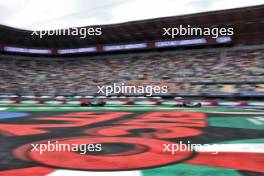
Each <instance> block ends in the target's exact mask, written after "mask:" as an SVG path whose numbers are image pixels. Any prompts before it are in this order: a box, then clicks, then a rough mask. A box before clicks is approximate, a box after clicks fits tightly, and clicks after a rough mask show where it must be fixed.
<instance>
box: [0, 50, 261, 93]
mask: <svg viewBox="0 0 264 176" xmlns="http://www.w3.org/2000/svg"><path fill="white" fill-rule="evenodd" d="M263 55H264V50H242V51H209V50H208V51H202V52H197V53H195V54H194V53H187V52H186V53H179V54H172V53H164V54H156V55H144V56H128V57H124V58H100V59H96V60H94V59H89V58H88V57H87V58H84V59H78V58H74V59H70V60H65V59H64V60H51V59H50V60H36V59H35V60H34V58H31V59H29V60H20V59H15V58H14V59H5V58H4V57H2V58H1V59H0V77H1V79H0V92H25V93H28V92H30V93H43V92H47V93H58V92H67V93H83V92H96V90H97V89H96V86H97V85H102V84H104V85H108V84H112V83H118V82H124V83H126V82H129V81H136V80H143V82H144V81H150V80H154V81H163V82H166V83H170V84H171V85H173V86H170V89H169V90H170V92H172V93H175V92H176V93H178V92H199V93H203V92H227V93H238V92H243V91H246V92H264V69H263V68H264V57H263Z"/></svg>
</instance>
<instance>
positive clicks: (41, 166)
mask: <svg viewBox="0 0 264 176" xmlns="http://www.w3.org/2000/svg"><path fill="white" fill-rule="evenodd" d="M55 141H57V142H59V143H64V144H73V143H74V144H79V145H80V144H91V143H93V144H99V143H100V144H102V149H103V150H102V151H100V152H88V153H86V154H85V155H81V154H80V153H78V151H77V152H76V151H64V152H62V151H60V152H56V151H50V152H45V153H43V154H40V153H39V152H37V151H32V145H31V144H47V143H48V142H50V143H52V144H55ZM179 143H183V144H186V145H187V144H189V143H191V144H210V145H211V146H213V144H229V145H223V146H224V147H223V146H222V145H217V147H215V146H216V145H215V146H214V147H210V146H207V147H204V148H203V149H204V151H181V152H179V151H177V152H175V153H174V154H173V155H172V153H170V152H168V151H164V144H166V145H170V144H179ZM216 149H217V151H218V153H217V154H212V152H213V151H214V150H216ZM0 158H1V160H0V176H7V175H8V176H12V175H14V176H16V175H19V176H44V175H50V176H60V175H63V176H68V175H91V176H108V175H111V176H119V175H125V176H130V175H131V176H132V175H133V176H178V175H179V176H204V175H214V176H229V175H230V176H262V175H264V111H262V110H255V109H241V108H173V107H151V106H150V107H62V106H61V107H59V106H54V107H47V106H42V107H41V106H40V107H31V106H23V107H14V106H13V107H10V106H9V107H0Z"/></svg>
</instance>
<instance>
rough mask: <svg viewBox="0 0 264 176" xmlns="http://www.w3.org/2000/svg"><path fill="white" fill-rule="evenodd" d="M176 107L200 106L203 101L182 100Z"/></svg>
mask: <svg viewBox="0 0 264 176" xmlns="http://www.w3.org/2000/svg"><path fill="white" fill-rule="evenodd" d="M174 107H185V108H200V107H202V103H200V102H197V101H180V102H177V104H175V105H174Z"/></svg>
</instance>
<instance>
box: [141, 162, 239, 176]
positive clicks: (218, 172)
mask: <svg viewBox="0 0 264 176" xmlns="http://www.w3.org/2000/svg"><path fill="white" fill-rule="evenodd" d="M142 172H143V176H241V175H240V174H239V173H238V172H236V171H234V170H232V169H223V168H216V167H208V166H196V165H190V164H174V165H170V166H164V167H159V168H155V169H146V170H143V171H142ZM212 173H213V174H212Z"/></svg>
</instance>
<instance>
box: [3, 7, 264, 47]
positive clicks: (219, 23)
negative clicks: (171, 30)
mask: <svg viewBox="0 0 264 176" xmlns="http://www.w3.org/2000/svg"><path fill="white" fill-rule="evenodd" d="M263 11H264V5H260V6H252V7H245V8H237V9H230V10H221V11H213V12H204V13H197V14H190V15H182V16H173V17H164V18H156V19H149V20H141V21H132V22H126V23H119V24H111V25H100V26H87V28H88V27H102V33H103V35H100V36H87V37H86V38H84V39H82V38H80V36H44V37H43V38H39V37H38V36H32V35H31V34H32V31H27V30H21V29H16V28H12V27H8V26H0V36H1V37H0V45H2V46H4V45H5V46H6V45H8V46H18V47H33V48H77V47H84V46H91V45H93V46H94V45H97V44H118V43H135V42H141V41H156V40H163V39H169V38H166V37H164V36H163V35H162V34H163V28H164V27H177V26H179V25H183V26H187V25H191V26H194V27H234V29H235V36H234V40H235V41H236V42H237V43H238V44H239V43H240V42H242V43H243V41H245V40H247V42H249V41H251V42H252V43H258V42H261V40H260V38H261V37H260V36H264V30H263V29H264V16H263Z"/></svg>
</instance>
